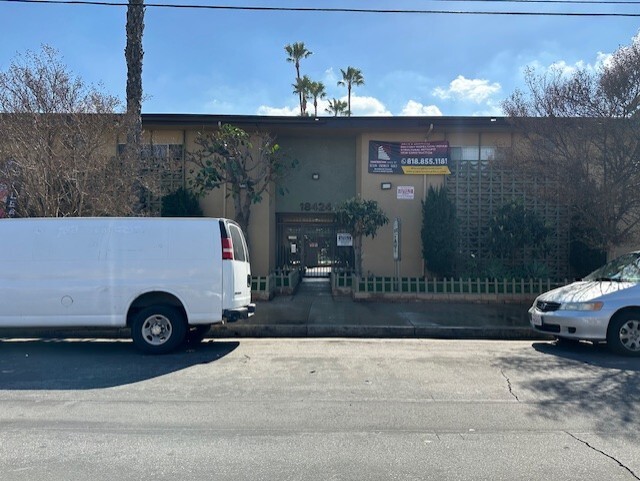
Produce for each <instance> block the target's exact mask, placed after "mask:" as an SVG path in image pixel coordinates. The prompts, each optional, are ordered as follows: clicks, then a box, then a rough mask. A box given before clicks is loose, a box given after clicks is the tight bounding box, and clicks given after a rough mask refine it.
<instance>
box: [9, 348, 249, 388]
mask: <svg viewBox="0 0 640 481" xmlns="http://www.w3.org/2000/svg"><path fill="white" fill-rule="evenodd" d="M238 346H239V343H238V342H212V341H209V342H204V343H202V344H200V345H198V346H196V347H188V348H187V347H183V348H181V349H178V350H177V351H175V352H174V353H172V354H166V355H162V356H152V355H145V354H141V353H140V352H138V351H137V350H136V349H135V348H134V347H133V344H132V343H131V342H129V341H118V340H108V339H80V340H78V339H41V340H25V341H18V340H13V341H7V340H0V390H3V389H6V390H67V389H101V388H109V387H115V386H123V385H127V384H133V383H137V382H140V381H145V380H149V379H153V378H156V377H160V376H164V375H167V374H170V373H173V372H176V371H180V370H183V369H187V368H190V367H192V366H195V365H198V364H209V363H212V362H215V361H218V360H220V359H222V358H223V357H225V356H226V355H227V354H229V353H231V352H233V351H234V350H235V349H236V348H237V347H238Z"/></svg>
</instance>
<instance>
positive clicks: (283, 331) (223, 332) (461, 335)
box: [0, 324, 554, 341]
mask: <svg viewBox="0 0 640 481" xmlns="http://www.w3.org/2000/svg"><path fill="white" fill-rule="evenodd" d="M130 337H131V334H130V330H129V329H125V328H118V329H62V328H60V329H38V328H25V329H16V328H4V329H0V340H2V339H25V338H28V339H34V338H42V339H72V338H74V339H75V338H82V339H100V338H107V339H108V338H113V339H123V338H130ZM207 337H208V338H221V339H226V338H233V337H247V338H248V337H257V338H260V337H264V338H269V337H273V338H285V337H294V338H301V337H309V338H314V337H318V338H319V337H346V338H380V339H384V338H389V339H486V340H523V341H525V340H526V341H528V340H549V339H554V338H553V336H545V335H544V334H540V333H537V332H535V331H534V330H532V329H530V328H528V327H413V326H385V327H380V326H358V325H346V326H344V325H337V326H336V325H328V324H324V325H323V324H316V325H307V324H303V325H300V324H290V325H287V324H262V325H242V324H225V325H216V326H213V327H212V328H211V330H210V331H209V334H208V335H207Z"/></svg>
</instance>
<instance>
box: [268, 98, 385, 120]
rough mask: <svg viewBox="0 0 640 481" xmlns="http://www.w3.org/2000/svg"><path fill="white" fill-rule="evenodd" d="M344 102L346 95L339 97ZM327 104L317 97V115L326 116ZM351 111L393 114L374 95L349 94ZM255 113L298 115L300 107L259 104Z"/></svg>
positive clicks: (369, 114) (311, 110)
mask: <svg viewBox="0 0 640 481" xmlns="http://www.w3.org/2000/svg"><path fill="white" fill-rule="evenodd" d="M339 100H342V101H344V102H347V96H346V95H345V96H344V97H342V98H340V99H339ZM328 106H329V101H328V100H327V99H318V116H319V117H321V116H328V115H329V114H328V113H327V112H325V109H326V108H327V107H328ZM351 111H352V115H354V116H366V117H384V116H391V115H393V114H392V113H391V112H389V110H387V108H386V107H385V106H384V104H383V103H382V102H380V101H379V100H378V99H376V98H374V97H358V96H356V95H353V94H351ZM307 112H308V114H309V115H313V114H314V108H313V101H312V100H311V101H309V102H308V103H307ZM256 114H257V115H272V116H290V117H295V116H297V115H300V107H299V106H295V107H271V106H269V105H261V106H260V107H258V110H257V112H256Z"/></svg>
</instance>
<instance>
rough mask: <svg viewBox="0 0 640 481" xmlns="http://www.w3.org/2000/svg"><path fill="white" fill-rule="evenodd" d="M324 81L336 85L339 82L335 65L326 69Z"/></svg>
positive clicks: (326, 83)
mask: <svg viewBox="0 0 640 481" xmlns="http://www.w3.org/2000/svg"><path fill="white" fill-rule="evenodd" d="M323 83H324V84H325V85H331V86H334V85H336V84H337V83H338V76H337V75H336V73H335V72H334V71H333V67H331V68H328V69H327V70H325V71H324V77H323Z"/></svg>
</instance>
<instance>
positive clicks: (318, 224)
mask: <svg viewBox="0 0 640 481" xmlns="http://www.w3.org/2000/svg"><path fill="white" fill-rule="evenodd" d="M277 224H278V226H277V236H278V239H277V245H278V256H277V262H278V266H280V267H282V268H287V267H289V268H291V267H293V268H299V269H300V272H301V273H302V275H303V277H307V278H309V277H329V276H330V275H331V272H332V271H333V270H335V269H337V268H340V269H350V268H351V267H352V266H353V248H352V247H338V246H337V245H336V244H337V241H336V239H337V233H338V229H337V226H336V223H335V217H334V215H333V214H330V213H329V214H278V215H277Z"/></svg>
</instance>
